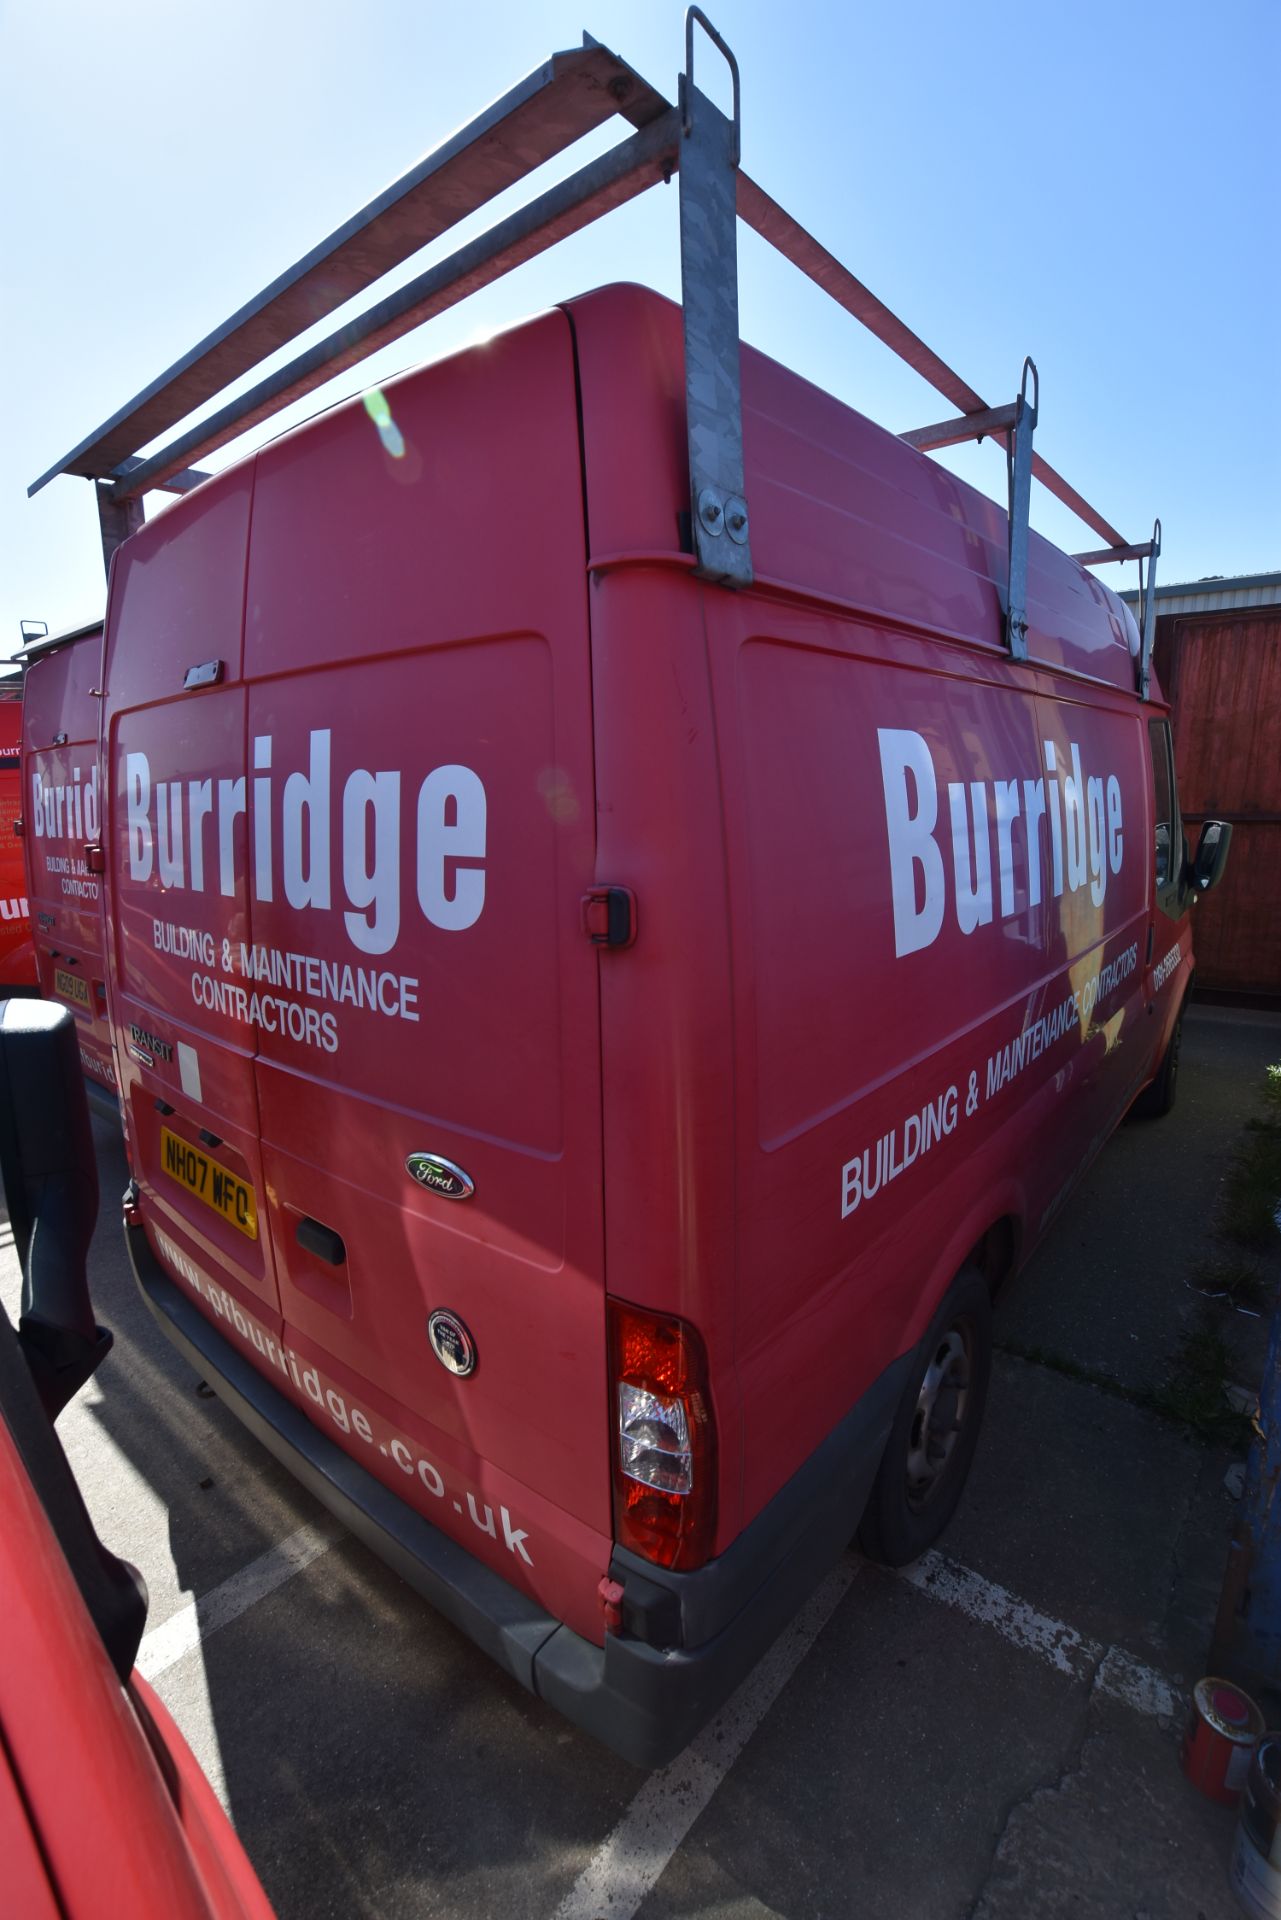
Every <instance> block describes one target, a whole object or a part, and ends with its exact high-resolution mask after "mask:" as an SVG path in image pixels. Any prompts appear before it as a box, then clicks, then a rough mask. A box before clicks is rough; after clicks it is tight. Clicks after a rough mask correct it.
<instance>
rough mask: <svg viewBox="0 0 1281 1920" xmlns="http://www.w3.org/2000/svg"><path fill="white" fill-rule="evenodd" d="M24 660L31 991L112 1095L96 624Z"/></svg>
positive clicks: (31, 651) (47, 643) (39, 646)
mask: <svg viewBox="0 0 1281 1920" xmlns="http://www.w3.org/2000/svg"><path fill="white" fill-rule="evenodd" d="M24 659H25V661H26V672H25V675H24V679H23V696H22V789H23V801H22V847H23V849H24V851H25V860H26V876H25V878H26V888H27V897H28V899H29V900H30V903H31V921H32V926H33V929H34V933H35V957H36V968H37V972H38V978H39V985H40V992H41V993H42V994H43V995H44V997H45V998H46V999H47V1000H57V1001H60V1002H61V1003H62V1004H63V1005H65V1006H68V1007H70V1009H71V1011H72V1013H73V1014H74V1015H75V1020H76V1033H77V1038H78V1040H79V1045H80V1064H81V1066H82V1067H83V1068H84V1071H85V1074H86V1076H87V1077H88V1078H89V1079H90V1080H91V1081H92V1082H93V1083H94V1084H95V1085H96V1086H98V1087H102V1088H105V1089H106V1090H107V1091H108V1092H110V1093H111V1094H113V1095H114V1093H115V1087H116V1071H115V1064H114V1061H113V1058H112V1049H111V1028H110V1024H109V1022H108V1019H107V987H106V977H107V970H106V964H105V959H104V954H103V940H104V918H103V884H104V883H103V859H102V845H101V842H102V826H101V820H100V817H99V778H100V775H99V768H98V717H99V716H98V709H99V705H100V694H99V692H98V689H99V687H100V685H101V679H102V626H101V623H97V624H95V625H93V626H89V627H82V628H79V629H78V630H77V631H76V632H74V633H68V634H62V635H59V636H58V637H56V638H54V639H50V640H40V641H37V642H36V644H35V645H34V646H32V647H29V648H28V649H27V651H26V654H25V655H24Z"/></svg>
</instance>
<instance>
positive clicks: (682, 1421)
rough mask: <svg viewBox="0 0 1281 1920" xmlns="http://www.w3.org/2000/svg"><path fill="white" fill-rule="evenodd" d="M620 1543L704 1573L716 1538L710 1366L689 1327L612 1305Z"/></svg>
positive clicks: (661, 1561) (650, 1557)
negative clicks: (708, 1369) (709, 1385)
mask: <svg viewBox="0 0 1281 1920" xmlns="http://www.w3.org/2000/svg"><path fill="white" fill-rule="evenodd" d="M609 1346H610V1384H611V1389H612V1402H613V1413H614V1423H615V1430H614V1534H615V1538H616V1539H617V1541H618V1544H619V1546H620V1547H630V1548H631V1550H632V1551H633V1552H634V1553H639V1554H642V1555H643V1556H644V1557H645V1559H647V1560H652V1561H654V1562H655V1564H656V1565H658V1566H660V1567H674V1568H680V1569H684V1568H688V1567H698V1566H701V1565H702V1564H703V1562H704V1561H705V1560H706V1559H707V1558H708V1556H709V1554H710V1553H711V1549H712V1541H713V1538H714V1536H715V1532H716V1428H715V1425H714V1423H713V1420H712V1402H711V1395H710V1393H709V1392H708V1388H707V1359H706V1356H705V1355H704V1352H703V1346H702V1342H701V1341H700V1339H699V1337H698V1335H697V1334H696V1333H695V1332H694V1329H693V1328H692V1327H690V1326H687V1325H686V1324H685V1322H684V1321H683V1320H677V1319H675V1318H672V1317H671V1316H668V1315H664V1314H655V1313H645V1312H643V1311H642V1310H641V1309H640V1308H639V1307H629V1306H625V1305H624V1304H623V1303H622V1302H621V1301H617V1300H614V1301H611V1302H610V1307H609Z"/></svg>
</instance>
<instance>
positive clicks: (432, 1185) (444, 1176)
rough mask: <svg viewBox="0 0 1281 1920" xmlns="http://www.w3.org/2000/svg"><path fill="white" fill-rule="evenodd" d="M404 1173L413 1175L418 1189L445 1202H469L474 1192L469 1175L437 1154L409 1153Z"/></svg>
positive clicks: (474, 1185) (474, 1186)
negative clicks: (435, 1194)
mask: <svg viewBox="0 0 1281 1920" xmlns="http://www.w3.org/2000/svg"><path fill="white" fill-rule="evenodd" d="M405 1171H406V1173H411V1174H412V1175H413V1177H414V1179H415V1180H416V1181H417V1182H418V1184H419V1186H420V1187H426V1188H427V1190H428V1192H429V1193H438V1194H440V1195H441V1196H442V1197H443V1198H444V1199H446V1200H470V1199H471V1197H472V1195H473V1193H475V1191H476V1183H475V1181H474V1180H473V1179H472V1177H471V1175H470V1174H467V1173H464V1172H463V1170H462V1168H461V1167H456V1166H455V1165H454V1163H453V1161H452V1160H445V1159H443V1158H442V1157H441V1155H440V1154H438V1153H411V1154H410V1156H409V1158H408V1159H407V1160H406V1162H405Z"/></svg>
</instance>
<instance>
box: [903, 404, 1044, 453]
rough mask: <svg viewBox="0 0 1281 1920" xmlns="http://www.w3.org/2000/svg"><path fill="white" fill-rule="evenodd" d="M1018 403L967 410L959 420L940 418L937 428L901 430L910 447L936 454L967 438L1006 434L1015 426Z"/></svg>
mask: <svg viewBox="0 0 1281 1920" xmlns="http://www.w3.org/2000/svg"><path fill="white" fill-rule="evenodd" d="M1017 412H1018V403H1017V402H1016V401H1011V402H1010V405H1009V406H1008V407H985V408H984V409H983V412H982V413H963V414H961V415H960V416H959V418H957V419H955V420H940V421H939V423H938V425H937V426H935V427H914V428H913V429H912V431H911V432H910V433H900V435H899V439H900V440H905V441H906V442H907V444H908V446H909V447H915V448H916V450H917V452H918V453H933V452H935V451H936V450H937V449H938V448H939V447H955V446H959V445H960V443H961V441H963V440H985V439H986V438H987V437H988V435H989V434H993V435H995V434H1006V433H1008V432H1009V430H1010V428H1011V427H1013V425H1014V421H1015V416H1016V414H1017Z"/></svg>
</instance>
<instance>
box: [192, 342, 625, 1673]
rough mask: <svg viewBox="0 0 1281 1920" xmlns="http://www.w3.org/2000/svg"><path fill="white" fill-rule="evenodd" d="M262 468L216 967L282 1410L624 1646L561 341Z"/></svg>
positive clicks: (378, 404) (452, 369)
mask: <svg viewBox="0 0 1281 1920" xmlns="http://www.w3.org/2000/svg"><path fill="white" fill-rule="evenodd" d="M257 468H258V470H257V478H256V483H255V493H254V502H253V521H252V531H251V538H250V554H249V568H248V580H247V592H246V629H245V680H246V685H247V707H246V724H247V740H248V747H247V753H248V760H249V763H250V764H249V768H248V778H249V780H250V782H251V783H252V790H251V795H250V803H249V804H250V808H251V811H252V814H253V825H252V830H251V841H252V859H253V863H254V867H253V872H254V877H253V884H252V899H251V901H250V902H249V920H250V924H251V927H252V938H251V939H247V938H245V937H244V936H243V935H242V934H241V933H240V932H239V930H238V929H236V928H234V927H232V926H231V924H230V923H229V922H224V924H223V926H222V928H221V932H220V937H227V938H228V939H229V942H230V951H229V956H228V962H227V974H226V977H227V978H228V980H229V981H231V982H232V983H233V984H234V985H236V986H238V987H239V988H241V989H242V990H243V991H244V992H245V993H246V994H248V995H249V997H250V1000H251V1002H252V1003H253V1005H254V1008H255V1012H254V1020H255V1035H256V1041H257V1054H256V1057H255V1061H254V1073H255V1089H256V1097H257V1101H258V1106H259V1111H260V1115H261V1131H262V1155H263V1160H262V1189H261V1192H262V1201H263V1206H262V1214H263V1219H264V1223H265V1224H266V1226H267V1227H268V1228H269V1231H270V1237H271V1242H272V1246H273V1249H274V1254H275V1260H276V1267H277V1272H278V1275H279V1286H280V1299H281V1308H282V1314H283V1320H284V1326H285V1340H286V1349H287V1351H286V1356H285V1364H286V1366H287V1367H288V1369H289V1371H290V1373H291V1375H292V1379H281V1380H279V1381H278V1383H277V1384H279V1385H281V1386H282V1387H284V1388H285V1389H286V1390H290V1389H291V1390H292V1391H293V1392H294V1395H295V1397H296V1398H298V1399H299V1400H300V1401H301V1404H303V1405H304V1406H305V1407H306V1408H307V1411H308V1412H309V1413H310V1414H311V1417H312V1418H313V1419H314V1420H316V1421H317V1422H318V1423H321V1424H322V1425H325V1427H326V1430H327V1431H329V1432H331V1434H332V1435H333V1436H334V1437H336V1438H337V1439H338V1440H339V1441H340V1443H341V1444H343V1445H345V1446H346V1447H347V1448H348V1450H349V1451H352V1452H354V1453H355V1454H356V1455H357V1456H358V1457H359V1458H360V1459H361V1461H362V1464H364V1465H366V1466H367V1467H368V1468H369V1469H370V1470H371V1471H373V1472H374V1473H376V1474H378V1475H379V1476H380V1477H381V1478H382V1479H384V1480H385V1481H386V1483H387V1484H388V1485H390V1486H391V1487H392V1488H393V1489H394V1490H395V1491H396V1492H398V1493H400V1494H401V1495H403V1497H404V1498H405V1499H407V1500H409V1501H410V1502H411V1503H412V1504H415V1505H417V1506H418V1507H419V1508H420V1509H422V1510H423V1511H424V1512H426V1513H427V1515H428V1517H429V1518H430V1519H432V1520H433V1521H434V1522H435V1523H436V1524H438V1525H440V1526H441V1527H443V1528H444V1529H445V1530H446V1531H447V1532H450V1533H453V1534H454V1535H455V1536H456V1537H458V1538H459V1539H461V1540H462V1541H463V1543H464V1544H465V1545H466V1546H467V1547H468V1548H469V1549H470V1550H471V1551H472V1552H474V1553H477V1554H479V1555H481V1556H482V1557H483V1558H486V1559H488V1560H489V1561H490V1562H491V1563H492V1564H493V1565H495V1566H497V1567H498V1568H499V1570H500V1571H501V1572H502V1573H504V1574H505V1575H506V1576H507V1577H508V1578H509V1579H512V1580H515V1581H517V1582H518V1583H520V1584H522V1585H524V1586H525V1587H527V1588H528V1589H529V1590H531V1591H533V1592H534V1593H536V1594H537V1595H539V1597H541V1598H542V1599H544V1601H545V1602H546V1603H547V1604H549V1605H550V1606H552V1608H553V1610H554V1611H555V1612H557V1613H558V1614H559V1616H560V1617H561V1618H562V1619H566V1620H568V1621H570V1622H571V1624H574V1625H576V1626H577V1627H578V1629H579V1630H580V1631H584V1632H588V1633H591V1634H592V1635H593V1637H595V1638H597V1639H599V1637H600V1627H599V1608H598V1604H597V1599H596V1593H595V1587H596V1583H597V1581H598V1580H599V1578H600V1576H601V1574H602V1573H603V1572H604V1570H605V1567H606V1565H607V1563H608V1553H609V1545H608V1536H609V1532H610V1487H609V1461H608V1449H607V1423H606V1405H605V1339H604V1331H605V1329H604V1318H605V1316H604V1276H603V1255H602V1199H601V1146H600V1125H601V1121H600V1038H599V1012H598V1004H597V966H598V961H597V955H596V952H595V949H594V948H593V946H592V944H591V942H590V940H589V939H588V938H587V936H586V935H585V933H584V931H583V926H582V913H581V897H582V895H583V893H584V891H585V890H586V889H587V888H588V887H589V886H590V885H591V884H592V878H593V862H594V848H595V823H594V782H593V765H592V735H591V702H590V676H589V662H588V632H587V606H586V582H585V542H584V529H583V509H582V480H581V460H580V452H579V442H578V428H577V411H576V402H575V384H574V365H573V349H572V340H571V334H570V328H569V323H568V320H567V319H566V317H565V315H564V314H563V313H559V312H557V313H553V314H550V315H547V316H545V317H543V318H541V319H539V320H537V321H534V322H531V323H530V324H529V325H527V326H525V327H523V328H520V329H517V330H516V331H514V332H512V333H510V334H505V335H503V336H502V337H501V338H499V339H498V340H496V341H494V342H492V343H491V344H490V345H488V346H487V347H486V348H484V349H483V350H482V351H475V350H473V351H472V352H470V353H468V354H465V355H462V356H460V357H459V358H457V359H456V360H453V361H450V362H447V363H445V364H443V365H441V366H437V367H433V368H428V369H425V370H423V371H422V372H419V373H416V374H413V375H411V376H409V377H408V378H406V379H404V380H403V381H400V382H398V383H397V384H396V385H395V386H393V387H389V388H388V390H387V391H386V392H385V393H384V392H379V393H374V394H371V395H369V396H368V397H367V398H366V399H365V401H364V403H363V404H356V405H354V406H350V407H345V408H342V409H339V410H337V411H335V412H333V413H330V414H328V415H325V416H322V417H321V418H320V419H319V420H317V421H315V422H313V423H311V424H310V425H309V426H308V427H306V428H305V429H303V430H302V431H301V432H299V433H297V434H294V435H291V436H289V437H288V438H286V439H285V440H283V441H281V442H279V443H277V444H276V445H274V446H272V447H269V448H268V449H266V450H265V451H264V452H263V453H262V454H260V456H259V458H258V463H257ZM442 1315H443V1316H446V1317H445V1318H444V1319H440V1318H435V1320H434V1325H433V1319H434V1317H435V1316H442ZM456 1369H457V1370H456Z"/></svg>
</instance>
